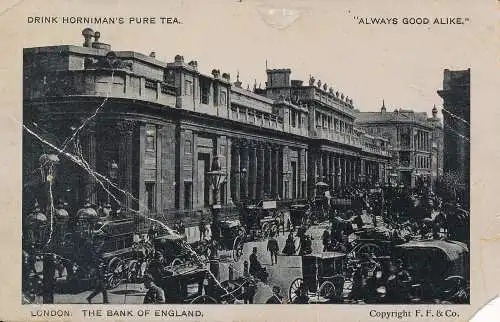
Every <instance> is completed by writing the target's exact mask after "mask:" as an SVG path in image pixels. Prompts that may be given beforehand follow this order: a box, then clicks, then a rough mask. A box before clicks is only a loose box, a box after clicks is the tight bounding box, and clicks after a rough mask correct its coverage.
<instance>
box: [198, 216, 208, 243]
mask: <svg viewBox="0 0 500 322" xmlns="http://www.w3.org/2000/svg"><path fill="white" fill-rule="evenodd" d="M199 213H200V223H199V224H198V229H199V230H200V240H202V239H205V234H206V231H207V227H206V226H207V222H206V220H205V214H204V213H203V211H201V210H200V211H199Z"/></svg>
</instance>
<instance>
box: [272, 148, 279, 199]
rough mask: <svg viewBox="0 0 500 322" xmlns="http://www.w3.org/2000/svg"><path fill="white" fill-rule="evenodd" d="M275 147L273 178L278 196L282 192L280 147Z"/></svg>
mask: <svg viewBox="0 0 500 322" xmlns="http://www.w3.org/2000/svg"><path fill="white" fill-rule="evenodd" d="M273 149H274V171H273V178H274V185H273V186H274V193H275V194H276V196H278V195H279V193H280V188H279V187H280V184H281V183H280V147H279V146H275V147H273Z"/></svg>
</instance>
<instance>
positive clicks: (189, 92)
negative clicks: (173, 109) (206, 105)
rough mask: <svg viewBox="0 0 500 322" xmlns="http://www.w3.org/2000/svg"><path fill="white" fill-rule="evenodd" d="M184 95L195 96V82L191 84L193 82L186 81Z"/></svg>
mask: <svg viewBox="0 0 500 322" xmlns="http://www.w3.org/2000/svg"><path fill="white" fill-rule="evenodd" d="M184 95H186V96H191V95H193V82H191V80H187V79H186V80H184Z"/></svg>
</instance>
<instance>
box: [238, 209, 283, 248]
mask: <svg viewBox="0 0 500 322" xmlns="http://www.w3.org/2000/svg"><path fill="white" fill-rule="evenodd" d="M244 220H245V226H246V230H247V232H249V233H250V235H251V236H252V239H254V238H255V237H261V238H268V237H269V236H271V235H276V234H277V233H278V231H279V226H280V224H281V220H283V215H282V213H281V212H280V211H279V210H278V208H277V204H276V200H261V201H259V202H258V203H257V204H255V205H249V206H247V207H246V209H245V218H244Z"/></svg>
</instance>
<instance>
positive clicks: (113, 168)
mask: <svg viewBox="0 0 500 322" xmlns="http://www.w3.org/2000/svg"><path fill="white" fill-rule="evenodd" d="M108 172H109V178H110V179H111V180H110V181H115V180H116V179H117V178H118V164H117V163H116V162H115V161H114V160H113V161H111V162H110V163H109V164H108ZM110 186H111V184H110V183H109V182H108V204H109V203H110V198H109V194H110V192H109V189H110Z"/></svg>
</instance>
